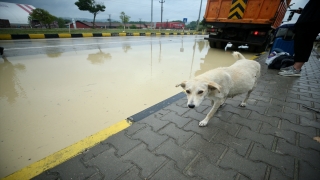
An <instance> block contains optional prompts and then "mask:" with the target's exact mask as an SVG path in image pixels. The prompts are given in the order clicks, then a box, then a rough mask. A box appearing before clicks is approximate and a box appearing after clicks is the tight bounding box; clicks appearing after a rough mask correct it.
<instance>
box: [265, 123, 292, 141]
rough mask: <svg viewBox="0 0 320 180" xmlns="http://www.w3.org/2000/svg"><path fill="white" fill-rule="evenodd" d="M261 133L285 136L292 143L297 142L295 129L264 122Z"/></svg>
mask: <svg viewBox="0 0 320 180" xmlns="http://www.w3.org/2000/svg"><path fill="white" fill-rule="evenodd" d="M260 133H262V134H270V135H273V136H277V137H279V138H283V139H285V140H286V141H288V142H290V143H291V144H294V143H295V142H296V133H295V132H294V131H288V130H283V129H279V128H276V127H273V126H271V125H270V124H267V123H263V125H262V127H261V130H260Z"/></svg>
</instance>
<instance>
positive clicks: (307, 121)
mask: <svg viewBox="0 0 320 180" xmlns="http://www.w3.org/2000/svg"><path fill="white" fill-rule="evenodd" d="M300 125H302V126H309V127H315V128H317V129H320V122H317V121H314V120H310V119H308V118H305V117H301V118H300Z"/></svg>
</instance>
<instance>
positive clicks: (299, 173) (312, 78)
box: [34, 54, 320, 180]
mask: <svg viewBox="0 0 320 180" xmlns="http://www.w3.org/2000/svg"><path fill="white" fill-rule="evenodd" d="M265 58H266V54H264V55H262V56H261V57H260V58H258V59H257V60H258V61H259V62H260V63H261V65H262V76H261V78H260V80H259V83H258V86H257V88H256V89H255V90H254V91H253V92H252V93H251V97H250V99H249V100H248V104H247V107H245V108H241V107H239V106H238V105H239V104H240V102H241V100H242V98H243V97H244V96H243V95H242V96H237V97H234V98H233V99H228V100H227V101H226V104H225V105H224V106H223V107H222V108H220V109H219V110H218V112H217V113H216V114H215V116H214V117H213V118H212V119H211V120H210V121H209V123H208V126H207V127H198V122H199V121H200V120H202V119H203V118H204V117H205V115H206V114H207V113H208V112H209V110H210V102H209V101H208V100H206V101H205V102H204V103H202V105H201V106H200V107H199V108H197V109H188V108H187V107H186V97H183V98H182V99H179V100H177V101H175V102H173V103H172V104H170V105H169V106H166V107H164V108H162V109H161V110H159V111H157V112H155V113H153V114H151V115H150V116H148V117H146V118H144V119H142V120H141V121H138V122H135V123H133V125H132V126H130V127H129V128H127V129H125V130H123V131H121V132H119V133H118V134H115V135H113V136H111V137H110V138H108V139H107V140H105V141H103V142H101V143H100V144H98V145H96V146H94V147H93V148H91V149H88V150H87V151H85V152H83V153H82V154H80V155H78V156H76V157H74V158H72V159H70V160H68V161H67V162H65V163H63V164H60V165H58V166H56V167H54V168H52V169H50V170H48V171H46V172H44V173H42V174H40V175H39V176H36V177H35V178H34V180H39V179H40V180H42V179H46V180H48V179H63V180H64V179H91V180H96V179H108V180H109V179H128V180H136V179H141V180H143V179H165V180H171V179H215V180H216V179H222V180H229V179H238V180H239V179H240V180H245V179H253V180H257V179H272V180H273V179H280V180H285V179H301V180H313V179H314V180H319V179H320V143H317V142H316V141H314V140H313V139H312V138H313V137H315V136H319V135H320V131H319V130H320V114H319V113H317V112H315V111H313V110H310V109H307V108H305V107H303V106H307V107H312V108H315V109H317V110H320V61H319V60H318V59H316V57H315V56H314V55H312V56H311V57H310V60H309V62H308V63H306V65H305V67H304V68H303V70H302V76H301V77H282V76H279V75H277V73H278V70H269V69H267V66H266V65H265V64H264V60H265ZM172 88H175V87H174V85H172Z"/></svg>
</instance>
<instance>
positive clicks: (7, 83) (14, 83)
mask: <svg viewBox="0 0 320 180" xmlns="http://www.w3.org/2000/svg"><path fill="white" fill-rule="evenodd" d="M25 69H26V67H25V65H23V64H21V63H17V64H12V63H11V62H10V61H8V59H7V58H6V57H3V62H1V61H0V98H1V99H6V100H7V102H9V103H10V104H12V103H14V102H15V99H16V98H17V97H18V96H21V97H26V93H25V91H24V89H23V87H22V86H21V83H20V80H19V78H18V75H17V73H23V72H24V71H25Z"/></svg>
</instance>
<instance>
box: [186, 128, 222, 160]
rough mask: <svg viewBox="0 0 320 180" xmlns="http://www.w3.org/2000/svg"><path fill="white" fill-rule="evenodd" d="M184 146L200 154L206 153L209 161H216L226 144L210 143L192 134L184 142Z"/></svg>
mask: <svg viewBox="0 0 320 180" xmlns="http://www.w3.org/2000/svg"><path fill="white" fill-rule="evenodd" d="M184 147H186V148H187V149H193V150H195V151H198V152H200V153H202V154H208V158H209V160H210V161H211V163H215V162H217V161H218V159H219V157H220V156H221V154H222V153H223V151H224V150H225V148H226V146H224V145H222V144H216V143H211V142H209V141H207V140H205V139H203V138H202V137H201V136H200V135H198V134H196V135H194V136H193V137H192V138H191V139H190V140H189V141H188V142H187V143H186V144H184Z"/></svg>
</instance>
